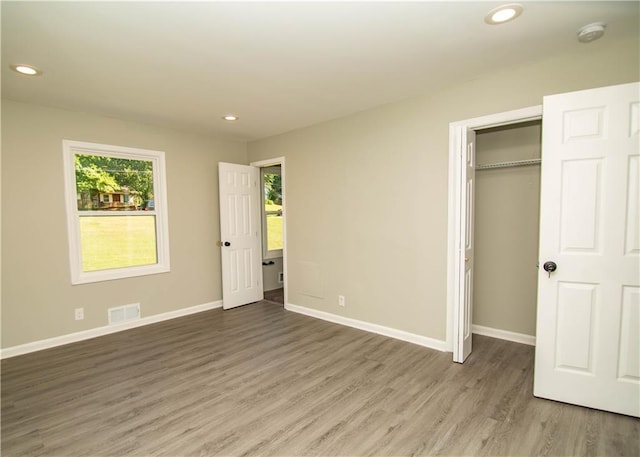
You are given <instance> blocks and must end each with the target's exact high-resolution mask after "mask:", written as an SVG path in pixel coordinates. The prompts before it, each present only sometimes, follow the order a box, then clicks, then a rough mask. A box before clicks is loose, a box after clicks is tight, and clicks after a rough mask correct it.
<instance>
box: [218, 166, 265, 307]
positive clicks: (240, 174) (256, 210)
mask: <svg viewBox="0 0 640 457" xmlns="http://www.w3.org/2000/svg"><path fill="white" fill-rule="evenodd" d="M218 172H219V186H220V237H221V242H220V244H221V246H220V249H221V250H222V252H221V259H222V303H223V305H222V306H223V308H224V309H229V308H235V307H236V306H242V305H246V304H247V303H253V302H256V301H259V300H262V299H263V297H264V293H263V290H262V270H261V264H262V233H261V220H260V202H261V199H260V170H259V169H258V168H256V167H250V166H247V165H237V164H232V163H224V162H220V163H219V164H218Z"/></svg>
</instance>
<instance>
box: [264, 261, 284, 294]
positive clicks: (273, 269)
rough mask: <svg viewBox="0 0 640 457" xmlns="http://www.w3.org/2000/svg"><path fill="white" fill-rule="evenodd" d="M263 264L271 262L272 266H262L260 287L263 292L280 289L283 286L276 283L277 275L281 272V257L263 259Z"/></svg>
mask: <svg viewBox="0 0 640 457" xmlns="http://www.w3.org/2000/svg"><path fill="white" fill-rule="evenodd" d="M264 262H273V265H263V266H262V287H263V289H264V290H273V289H280V288H281V287H282V286H283V285H282V283H281V282H278V274H279V273H281V272H282V271H283V269H282V257H278V258H277V259H265V260H264Z"/></svg>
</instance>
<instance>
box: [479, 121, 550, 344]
mask: <svg viewBox="0 0 640 457" xmlns="http://www.w3.org/2000/svg"><path fill="white" fill-rule="evenodd" d="M540 149H541V121H531V122H526V123H520V124H514V125H508V126H503V127H495V128H491V129H484V130H479V131H477V132H476V164H477V167H476V188H475V191H476V195H475V231H474V236H475V240H474V242H475V258H474V284H473V331H474V333H480V334H488V335H492V334H494V333H496V331H498V333H499V332H511V333H515V334H519V335H526V336H535V334H536V328H535V326H536V301H537V276H538V270H537V262H538V233H539V219H540V218H539V208H540Z"/></svg>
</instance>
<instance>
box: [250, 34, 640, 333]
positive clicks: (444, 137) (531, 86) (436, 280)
mask: <svg viewBox="0 0 640 457" xmlns="http://www.w3.org/2000/svg"><path fill="white" fill-rule="evenodd" d="M638 55H639V49H638V40H630V41H625V42H617V43H612V42H610V41H607V39H606V38H605V39H603V40H600V41H596V42H594V43H591V44H589V45H583V44H579V43H576V45H575V50H574V52H573V53H572V54H570V55H566V56H562V57H560V58H556V59H552V60H547V61H542V62H538V63H532V64H530V65H526V66H522V67H518V68H512V69H510V70H508V71H502V72H498V73H493V74H490V75H486V76H484V77H480V78H477V79H473V80H471V81H468V82H465V83H463V84H459V85H456V86H454V87H448V88H439V89H437V90H436V89H435V88H434V90H432V92H431V93H429V94H426V95H424V96H421V97H418V98H413V99H410V100H406V101H404V102H400V103H394V104H390V105H386V106H383V107H379V108H376V109H371V110H368V111H364V112H361V113H358V114H354V115H352V116H348V117H345V118H341V119H337V120H333V121H329V122H326V123H323V124H319V125H315V126H311V127H308V128H305V129H300V130H297V131H293V132H290V133H288V134H284V135H280V136H276V137H272V138H268V139H264V140H261V141H256V142H252V143H250V144H249V159H250V161H257V160H262V159H267V158H272V157H279V156H285V157H286V167H287V169H286V174H287V190H286V192H287V210H288V213H287V224H288V226H287V246H288V261H289V262H288V278H287V285H288V292H289V297H288V300H289V302H290V303H292V304H295V305H301V306H306V307H310V308H314V309H316V310H320V311H327V312H331V313H334V314H339V315H344V316H347V317H351V318H354V319H359V320H362V321H366V322H370V323H374V324H380V325H384V326H388V327H393V328H396V329H399V330H404V331H407V332H412V333H415V334H418V335H423V336H427V337H431V338H436V339H440V340H444V339H445V337H446V290H447V282H446V281H447V274H446V272H447V172H448V171H447V170H448V128H449V123H450V122H454V121H458V120H463V119H468V118H473V117H477V116H482V115H487V114H491V113H499V112H503V111H508V110H513V109H518V108H523V107H527V106H533V105H539V104H541V103H542V97H543V96H544V95H549V94H554V93H561V92H568V91H572V90H579V89H587V88H592V87H598V86H605V85H611V84H617V83H625V82H631V81H636V80H638V79H640V75H639V68H640V67H639V62H638ZM434 71H437V68H434ZM339 294H342V295H345V296H346V307H345V308H341V307H338V305H337V296H338V295H339Z"/></svg>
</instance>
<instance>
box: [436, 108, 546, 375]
mask: <svg viewBox="0 0 640 457" xmlns="http://www.w3.org/2000/svg"><path fill="white" fill-rule="evenodd" d="M541 118H542V106H540V105H539V106H534V107H529V108H524V109H520V110H515V111H508V112H505V113H498V114H493V115H488V116H482V117H478V118H473V119H467V120H464V121H459V122H454V123H451V124H450V126H449V193H448V207H449V217H448V227H449V230H448V233H449V238H448V255H447V258H448V262H447V266H448V269H447V347H449V348H450V349H451V351H452V352H453V361H454V362H459V363H462V362H464V359H465V358H466V356H467V355H468V354H469V353H470V352H471V335H472V330H471V329H472V313H471V312H465V309H466V310H467V311H471V309H472V307H471V306H470V305H471V303H470V300H471V297H472V296H473V291H472V289H473V273H474V269H473V267H472V266H471V265H472V264H473V262H472V261H471V262H470V260H472V259H471V258H470V256H469V253H473V233H474V230H473V219H474V217H473V214H472V212H471V213H469V212H468V209H469V208H471V209H472V205H467V199H469V198H473V196H472V195H473V193H472V192H473V187H474V183H473V180H474V179H475V176H474V175H473V174H474V173H475V162H476V156H475V136H476V134H475V133H476V131H480V130H483V129H490V128H496V127H502V126H508V125H516V124H522V123H525V122H530V121H537V120H540V119H541ZM469 173H472V174H471V176H469ZM462 183H466V184H464V185H463V184H462ZM463 189H466V192H463V191H462V190H463ZM469 191H471V193H470V192H469ZM470 221H471V222H470ZM463 247H464V249H463ZM465 307H466V308H465Z"/></svg>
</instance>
